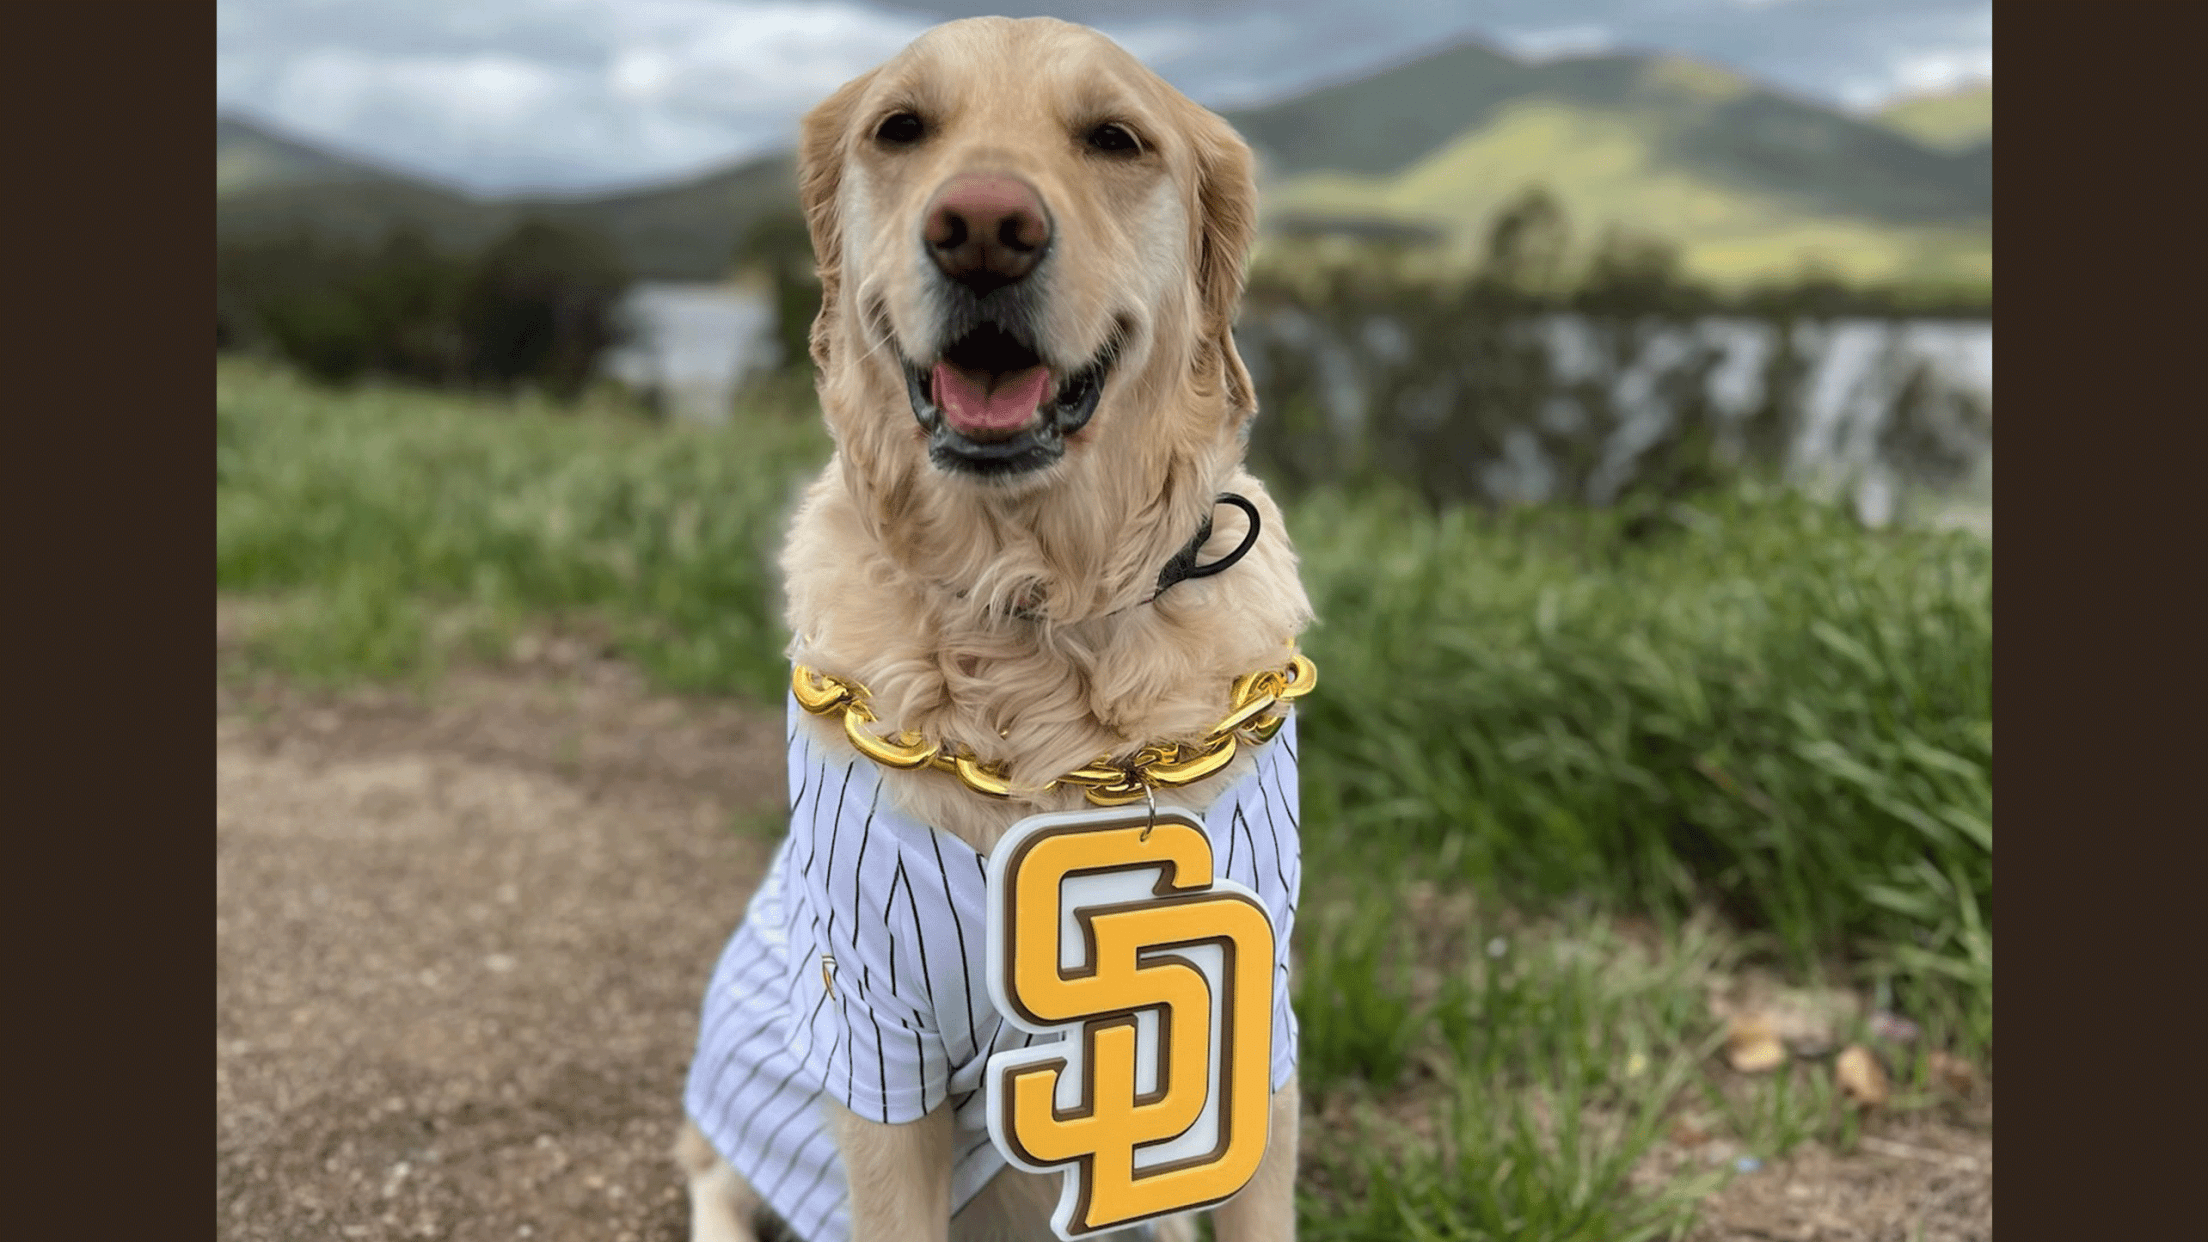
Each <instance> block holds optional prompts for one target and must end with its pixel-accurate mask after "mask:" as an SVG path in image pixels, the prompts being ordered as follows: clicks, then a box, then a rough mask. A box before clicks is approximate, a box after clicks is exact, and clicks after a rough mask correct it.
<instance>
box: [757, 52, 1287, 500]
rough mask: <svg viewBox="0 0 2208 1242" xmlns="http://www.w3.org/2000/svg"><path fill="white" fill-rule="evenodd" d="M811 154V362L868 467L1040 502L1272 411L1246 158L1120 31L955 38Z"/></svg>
mask: <svg viewBox="0 0 2208 1242" xmlns="http://www.w3.org/2000/svg"><path fill="white" fill-rule="evenodd" d="M799 158H800V184H801V197H802V198H803V201H804V205H805V211H806V218H807V221H808V223H809V225H810V227H811V230H812V237H813V247H814V253H815V255H816V257H817V259H818V261H819V264H820V268H821V277H822V293H823V303H822V309H821V315H820V318H819V320H818V321H817V322H816V323H815V325H814V329H813V356H814V359H815V361H816V362H817V363H818V364H819V366H820V368H821V377H822V394H823V397H824V404H825V405H826V406H827V408H828V414H829V418H830V421H831V425H832V426H834V429H835V430H836V433H837V436H838V439H839V442H840V443H842V444H843V445H844V447H845V449H846V451H847V452H856V453H863V454H866V455H870V456H882V457H884V458H885V460H881V461H874V462H870V463H868V465H869V467H871V468H873V469H877V470H880V469H885V468H886V469H892V470H894V471H895V472H896V473H898V474H906V472H907V471H917V470H926V471H930V472H933V473H934V474H935V475H937V476H939V477H942V478H945V479H948V480H958V481H961V482H964V483H972V484H979V485H983V486H986V487H988V488H990V489H993V490H997V491H1004V490H1010V491H1012V492H1015V493H1022V492H1026V491H1030V490H1033V489H1036V488H1041V487H1045V486H1049V485H1051V484H1052V483H1053V482H1057V481H1062V480H1063V479H1065V478H1066V477H1068V476H1069V475H1072V474H1078V473H1080V472H1081V471H1083V470H1089V469H1106V468H1110V467H1109V464H1089V465H1084V464H1083V462H1084V460H1086V459H1093V458H1095V457H1097V455H1098V454H1099V453H1100V452H1101V453H1102V454H1103V455H1104V457H1105V458H1107V459H1109V458H1111V457H1113V456H1115V454H1114V452H1113V451H1112V450H1111V449H1110V448H1108V447H1105V446H1110V445H1112V444H1113V443H1114V442H1119V441H1125V442H1129V447H1127V448H1125V449H1124V450H1122V451H1125V452H1135V451H1136V449H1135V448H1134V447H1133V446H1132V445H1133V443H1134V442H1142V443H1147V444H1148V445H1149V449H1148V451H1146V452H1144V453H1143V454H1142V455H1143V456H1144V457H1146V458H1148V459H1150V460H1157V459H1158V458H1157V455H1158V452H1159V451H1160V450H1164V451H1166V452H1171V451H1173V449H1174V448H1175V447H1176V446H1181V447H1186V448H1194V447H1196V446H1199V445H1201V444H1204V443H1208V442H1210V441H1211V440H1213V439H1214V438H1217V437H1220V436H1229V437H1231V435H1232V434H1233V432H1234V431H1235V430H1236V429H1237V427H1238V425H1239V423H1240V421H1241V420H1242V419H1243V418H1245V417H1247V415H1248V414H1249V413H1250V412H1251V410H1252V409H1253V408H1254V402H1253V401H1252V399H1251V395H1250V388H1249V378H1248V375H1247V373H1246V372H1245V371H1244V370H1243V368H1242V363H1241V360H1240V358H1239V357H1237V356H1236V354H1235V352H1234V343H1233V338H1232V336H1231V332H1230V329H1231V325H1232V321H1233V315H1234V309H1235V305H1236V302H1237V300H1238V298H1239V296H1240V292H1241V279H1242V267H1243V261H1244V257H1245V254H1246V252H1247V249H1248V246H1249V242H1250V237H1251V231H1252V227H1253V223H1254V220H1253V217H1254V199H1255V188H1254V185H1253V184H1252V179H1251V170H1250V157H1249V153H1248V150H1247V148H1246V147H1245V146H1244V145H1243V143H1242V142H1241V140H1240V139H1239V138H1238V137H1236V135H1235V134H1234V132H1233V131H1232V130H1231V129H1230V128H1229V127H1228V126H1227V125H1226V124H1225V123H1224V122H1222V121H1220V120H1219V119H1218V118H1217V117H1215V116H1213V115H1212V114H1211V113H1209V112H1206V111H1205V110H1203V109H1202V108H1199V107H1197V106H1196V105H1195V104H1193V103H1191V102H1190V101H1189V100H1188V99H1186V98H1185V97H1183V96H1182V95H1181V94H1180V93H1179V92H1177V91H1175V90H1174V89H1173V88H1172V87H1170V86H1168V85H1167V84H1166V83H1165V82H1164V81H1163V80H1162V79H1160V78H1158V77H1157V76H1156V75H1155V74H1153V73H1151V72H1150V71H1149V70H1147V69H1145V68H1143V67H1142V65H1141V64H1140V63H1138V62H1137V61H1135V60H1134V58H1133V57H1131V56H1129V55H1128V54H1127V53H1126V52H1125V51H1123V50H1122V49H1120V48H1119V47H1118V46H1117V45H1116V44H1114V43H1112V42H1111V41H1110V40H1108V39H1106V38H1104V37H1103V36H1102V35H1099V34H1097V33H1096V32H1094V31H1091V30H1087V29H1085V28H1083V27H1079V26H1073V25H1069V24H1067V23H1064V22H1059V21H1053V20H1050V19H1043V18H1037V19H1029V20H1024V21H1013V20H1009V19H1004V18H979V19H973V20H969V21H961V22H953V23H950V24H948V25H945V26H940V27H937V28H936V29H934V30H932V31H930V32H928V33H927V34H926V35H924V36H922V37H921V38H920V39H919V40H917V41H916V42H914V43H913V44H912V45H911V46H910V47H909V48H907V49H906V50H905V51H904V52H903V53H902V54H900V55H899V56H898V57H897V58H896V59H894V60H892V61H890V62H889V63H887V64H885V65H883V66H881V67H880V68H879V69H876V70H874V71H873V72H871V73H868V74H866V75H865V76H863V77H861V78H859V79H857V80H855V81H853V82H851V83H849V84H848V85H846V86H845V87H844V88H843V89H842V90H840V91H838V92H837V93H836V94H835V95H834V96H833V97H831V98H830V99H829V100H828V101H827V102H825V103H823V104H821V105H820V106H819V107H818V108H816V109H815V110H814V111H813V112H812V113H811V114H810V115H808V116H807V117H806V119H805V122H804V127H803V136H802V143H801V149H800V157H799ZM906 477H908V478H909V477H910V476H909V474H906Z"/></svg>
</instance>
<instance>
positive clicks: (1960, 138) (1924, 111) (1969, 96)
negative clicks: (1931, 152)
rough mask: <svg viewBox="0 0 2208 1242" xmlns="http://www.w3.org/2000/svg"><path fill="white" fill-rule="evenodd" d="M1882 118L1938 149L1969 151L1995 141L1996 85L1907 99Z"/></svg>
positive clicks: (1887, 123) (1893, 126) (1881, 119)
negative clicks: (1994, 95) (1994, 107)
mask: <svg viewBox="0 0 2208 1242" xmlns="http://www.w3.org/2000/svg"><path fill="white" fill-rule="evenodd" d="M1878 119H1879V120H1880V121H1881V122H1883V123H1884V124H1885V125H1886V126H1887V127H1888V128H1890V129H1893V130H1895V131H1897V132H1899V133H1903V134H1907V135H1908V136H1909V137H1911V138H1914V139H1916V140H1917V141H1918V142H1920V143H1922V144H1924V145H1925V146H1928V147H1931V148H1934V149H1935V150H1940V151H1967V150H1970V149H1971V148H1973V147H1977V146H1981V145H1983V144H1987V143H1991V142H1992V141H1993V84H1992V83H1990V82H1989V83H1986V84H1985V85H1983V86H1973V87H1969V88H1967V89H1965V90H1959V91H1949V92H1947V93H1945V94H1939V95H1919V96H1917V97H1916V98H1914V99H1904V100H1902V101H1900V102H1899V103H1895V104H1891V105H1888V106H1887V107H1886V109H1885V110H1884V111H1881V112H1880V113H1879V114H1878Z"/></svg>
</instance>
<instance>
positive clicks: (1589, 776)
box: [1291, 493, 1993, 1049]
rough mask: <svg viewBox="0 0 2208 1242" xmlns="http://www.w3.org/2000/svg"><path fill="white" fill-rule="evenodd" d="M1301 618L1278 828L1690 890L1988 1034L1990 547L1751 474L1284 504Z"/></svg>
mask: <svg viewBox="0 0 2208 1242" xmlns="http://www.w3.org/2000/svg"><path fill="white" fill-rule="evenodd" d="M1291 519H1292V522H1293V524H1294V527H1295V534H1296V536H1297V539H1298V544H1299V546H1300V547H1301V548H1302V550H1303V553H1304V557H1305V566H1306V575H1305V576H1306V581H1307V582H1308V583H1309V584H1310V586H1311V589H1312V591H1313V596H1314V603H1315V605H1316V607H1317V610H1318V614H1319V617H1320V618H1321V622H1322V625H1321V628H1320V629H1319V630H1318V631H1317V632H1315V633H1314V634H1312V635H1311V636H1310V638H1309V642H1308V646H1309V649H1310V650H1311V651H1312V652H1313V655H1314V658H1315V659H1316V660H1317V661H1318V663H1319V666H1320V670H1321V674H1322V689H1321V692H1320V693H1318V694H1316V695H1314V696H1313V697H1312V698H1311V699H1309V700H1308V701H1307V704H1306V706H1305V708H1304V709H1303V710H1304V717H1305V725H1304V727H1305V728H1306V729H1307V730H1308V732H1309V735H1310V736H1311V737H1313V738H1321V739H1325V742H1324V744H1323V745H1314V746H1313V747H1312V748H1311V754H1310V756H1309V757H1308V758H1307V759H1306V761H1305V783H1304V799H1305V804H1306V807H1307V810H1306V817H1307V818H1306V826H1305V848H1306V850H1307V851H1309V852H1311V853H1313V854H1314V855H1316V856H1318V857H1319V858H1320V859H1322V860H1323V861H1325V862H1332V861H1334V860H1340V861H1341V862H1342V863H1344V864H1345V865H1346V864H1349V863H1352V862H1355V863H1358V864H1359V865H1362V866H1365V867H1371V866H1373V865H1376V864H1378V863H1383V862H1384V863H1387V864H1390V865H1401V866H1405V867H1409V866H1412V865H1415V866H1416V867H1417V868H1418V869H1419V873H1421V874H1424V875H1427V876H1451V877H1455V878H1457V879H1460V880H1461V881H1463V882H1464V883H1466V884H1468V885H1471V886H1472V887H1474V888H1476V889H1477V890H1479V891H1481V892H1483V893H1484V894H1486V895H1488V896H1489V897H1491V898H1498V897H1500V898H1508V899H1509V900H1512V901H1514V902H1519V903H1525V902H1529V901H1531V902H1541V901H1545V900H1555V899H1559V898H1563V897H1566V896H1581V897H1586V896H1593V897H1596V898H1597V899H1599V900H1601V901H1602V902H1603V903H1604V904H1606V905H1608V906H1610V907H1612V908H1623V909H1641V910H1648V911H1652V912H1654V913H1656V914H1657V915H1659V916H1664V917H1668V918H1676V917H1678V916H1681V915H1683V914H1685V913H1686V912H1687V911H1689V910H1691V909H1693V908H1694V907H1695V906H1697V905H1699V904H1702V903H1706V902H1715V903H1716V904H1718V906H1719V907H1720V908H1722V909H1723V910H1724V911H1725V912H1726V913H1727V914H1728V915H1730V916H1731V917H1732V918H1733V919H1734V920H1735V921H1736V922H1738V923H1739V924H1740V925H1742V926H1746V927H1751V928H1757V929H1768V930H1769V931H1770V932H1771V933H1773V934H1774V935H1775V937H1776V939H1777V942H1778V944H1779V945H1780V946H1781V948H1782V949H1783V951H1784V953H1785V954H1786V957H1787V960H1788V962H1789V964H1790V965H1791V966H1792V967H1793V968H1795V969H1796V970H1798V971H1803V972H1810V971H1814V970H1816V969H1818V968H1819V967H1820V966H1821V965H1822V964H1824V963H1826V962H1828V961H1832V960H1835V959H1839V960H1844V961H1847V962H1849V963H1850V964H1851V965H1852V968H1854V969H1856V970H1858V971H1860V972H1862V974H1863V975H1864V977H1865V978H1866V979H1867V980H1874V981H1875V980H1885V981H1887V982H1889V983H1890V984H1891V985H1892V986H1893V987H1894V988H1895V989H1896V990H1897V992H1899V993H1900V994H1901V995H1902V996H1903V998H1904V1000H1905V1002H1906V1003H1907V1004H1909V1005H1910V1006H1911V1008H1912V1010H1913V1011H1914V1012H1917V1013H1919V1014H1920V1015H1923V1016H1924V1017H1926V1018H1929V1019H1932V1020H1934V1021H1936V1022H1939V1023H1941V1024H1942V1026H1943V1033H1945V1034H1948V1035H1952V1036H1953V1037H1955V1038H1957V1039H1959V1040H1960V1041H1961V1042H1963V1043H1964V1044H1965V1045H1966V1046H1969V1047H1972V1048H1976V1049H1983V1048H1986V1047H1988V1046H1990V1043H1991V1039H1992V969H1993V938H1992V897H1993V828H1992V822H1993V809H1992V800H1993V786H1992V763H1993V728H1992V717H1991V702H1992V685H1991V676H1992V608H1991V592H1992V568H1991V549H1990V547H1989V546H1988V545H1986V544H1985V543H1983V542H1982V541H1979V540H1976V539H1973V538H1972V537H1970V536H1968V535H1962V534H1955V533H1931V532H1922V531H1896V532H1883V533H1874V532H1866V531H1863V530H1861V529H1859V528H1857V527H1856V526H1854V525H1853V524H1852V523H1851V522H1850V521H1849V520H1847V519H1846V518H1845V517H1844V516H1842V515H1841V514H1839V513H1838V512H1837V511H1835V510H1832V509H1829V508H1825V507H1821V506H1817V505H1814V504H1812V503H1810V502H1808V501H1805V500H1802V499H1800V498H1798V497H1794V496H1791V495H1788V494H1783V493H1772V494H1765V495H1757V494H1752V493H1747V494H1740V495H1734V496H1731V497H1726V498H1718V499H1714V500H1713V501H1712V502H1711V503H1710V505H1709V507H1707V508H1702V509H1694V508H1688V507H1684V506H1681V507H1678V508H1676V509H1675V510H1674V511H1673V514H1672V518H1671V523H1670V527H1669V529H1668V530H1666V531H1664V532H1663V533H1661V534H1659V535H1657V536H1656V537H1654V538H1652V539H1649V540H1646V541H1643V542H1640V543H1629V542H1628V541H1627V539H1626V538H1625V536H1624V534H1623V533H1622V531H1621V527H1622V526H1623V523H1624V519H1623V517H1622V515H1619V514H1615V513H1600V512H1563V511H1543V512H1536V513H1530V514H1525V515H1522V516H1520V517H1518V518H1515V519H1509V518H1506V519H1503V520H1499V521H1497V520H1489V519H1485V518H1483V517H1481V516H1480V515H1478V514H1475V513H1472V512H1468V511H1458V512H1452V513H1445V514H1443V515H1441V516H1439V517H1430V516H1426V515H1423V514H1422V513H1420V512H1418V511H1417V510H1415V509H1413V508H1412V507H1410V506H1409V505H1408V504H1407V503H1401V504H1390V503H1384V502H1376V501H1374V500H1373V499H1371V498H1364V499H1352V498H1349V497H1344V496H1341V495H1338V494H1321V495H1314V496H1311V497H1307V498H1305V499H1304V500H1303V501H1302V503H1301V504H1299V505H1298V506H1297V507H1296V508H1295V509H1294V510H1293V512H1292V514H1291Z"/></svg>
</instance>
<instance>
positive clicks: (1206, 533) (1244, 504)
mask: <svg viewBox="0 0 2208 1242" xmlns="http://www.w3.org/2000/svg"><path fill="white" fill-rule="evenodd" d="M1211 503H1212V508H1214V509H1216V508H1218V507H1219V506H1220V505H1233V506H1234V507H1235V508H1237V509H1240V510H1241V511H1242V512H1243V513H1244V514H1246V515H1248V517H1249V519H1250V529H1249V533H1248V534H1245V535H1243V536H1242V542H1241V544H1240V545H1238V546H1237V547H1236V548H1235V549H1234V551H1232V552H1229V553H1227V554H1226V555H1225V556H1222V557H1220V558H1219V559H1218V560H1216V561H1213V562H1212V563H1211V564H1209V565H1199V564H1197V563H1196V554H1197V553H1199V552H1201V551H1203V547H1204V545H1205V544H1207V543H1209V542H1211V511H1210V510H1209V509H1207V510H1205V511H1204V521H1203V525H1201V526H1198V527H1197V528H1196V536H1195V538H1193V539H1190V540H1189V541H1188V542H1187V543H1184V544H1182V545H1181V549H1180V551H1178V552H1175V553H1174V554H1173V559H1171V560H1169V561H1167V562H1166V563H1165V568H1163V569H1161V570H1159V571H1158V589H1157V590H1155V591H1152V592H1150V594H1148V595H1146V596H1144V597H1143V598H1142V599H1141V600H1139V601H1137V605H1131V606H1138V605H1140V604H1147V603H1149V602H1150V601H1152V600H1154V599H1156V598H1157V597H1159V596H1160V595H1163V594H1165V592H1166V590H1167V589H1168V588H1170V587H1172V586H1173V585H1174V584H1176V583H1180V582H1186V581H1188V580H1189V579H1190V578H1209V577H1210V576H1212V575H1213V574H1215V573H1218V572H1219V571H1221V570H1223V569H1226V568H1228V567H1230V566H1232V565H1233V564H1234V563H1235V562H1236V561H1239V560H1241V559H1242V558H1243V557H1244V556H1247V555H1248V554H1249V551H1250V549H1251V548H1253V547H1255V546H1257V533H1258V530H1259V529H1260V528H1261V526H1262V523H1261V522H1260V521H1259V519H1258V516H1257V506H1256V505H1253V504H1251V503H1250V500H1249V497H1247V496H1238V495H1236V494H1235V493H1233V492H1221V493H1219V495H1218V497H1217V498H1215V499H1214V500H1213V501H1212V502H1211ZM960 597H961V598H964V592H961V593H960ZM1125 611H1127V609H1125V608H1121V609H1118V610H1117V612H1125ZM1117 612H1115V613H1107V614H1105V615H1107V616H1114V615H1117ZM1011 615H1012V616H1015V617H1018V618H1020V619H1021V620H1023V621H1032V620H1034V619H1035V612H1034V609H1033V608H1032V607H1031V606H1030V605H1029V604H1027V603H1024V602H1023V603H1018V604H1015V605H1013V607H1012V609H1011Z"/></svg>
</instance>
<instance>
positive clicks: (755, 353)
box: [603, 281, 781, 425]
mask: <svg viewBox="0 0 2208 1242" xmlns="http://www.w3.org/2000/svg"><path fill="white" fill-rule="evenodd" d="M618 313H619V315H620V321H621V323H622V325H623V326H624V327H625V328H626V329H627V331H628V333H629V337H628V340H627V341H626V342H625V343H624V344H622V345H620V346H619V347H617V348H614V349H611V350H608V351H606V359H605V362H604V364H603V365H604V368H605V371H606V374H608V375H611V376H612V377H613V378H615V379H617V380H619V381H621V382H622V383H624V384H626V385H628V386H629V387H630V388H632V389H634V390H636V391H637V392H638V393H640V394H642V395H643V396H644V397H645V398H646V399H647V400H650V401H651V402H653V403H654V404H655V405H657V406H658V407H659V408H660V409H662V410H664V411H665V412H666V413H667V415H668V417H670V418H677V419H682V420H684V421H687V422H697V423H706V424H710V425H717V424H720V423H725V422H727V421H728V420H729V416H730V414H731V413H732V412H733V407H734V402H735V396H736V389H737V387H738V386H739V385H741V384H742V383H743V382H744V380H745V379H747V378H749V377H750V376H752V375H754V374H757V373H759V372H762V371H767V370H771V369H772V368H773V367H774V366H775V365H776V364H777V363H779V362H780V361H781V359H780V357H779V355H780V353H781V349H780V346H779V345H778V344H777V343H776V341H775V331H774V329H775V323H774V305H773V303H772V302H771V301H770V300H769V299H768V298H767V296H766V295H765V294H764V293H762V292H757V291H754V290H751V289H746V288H743V287H740V286H736V285H726V284H684V283H678V282H673V281H639V282H638V283H637V284H635V285H633V286H631V287H630V289H629V292H628V295H627V296H626V297H625V298H624V299H623V300H622V303H621V307H620V310H619V312H618Z"/></svg>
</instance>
